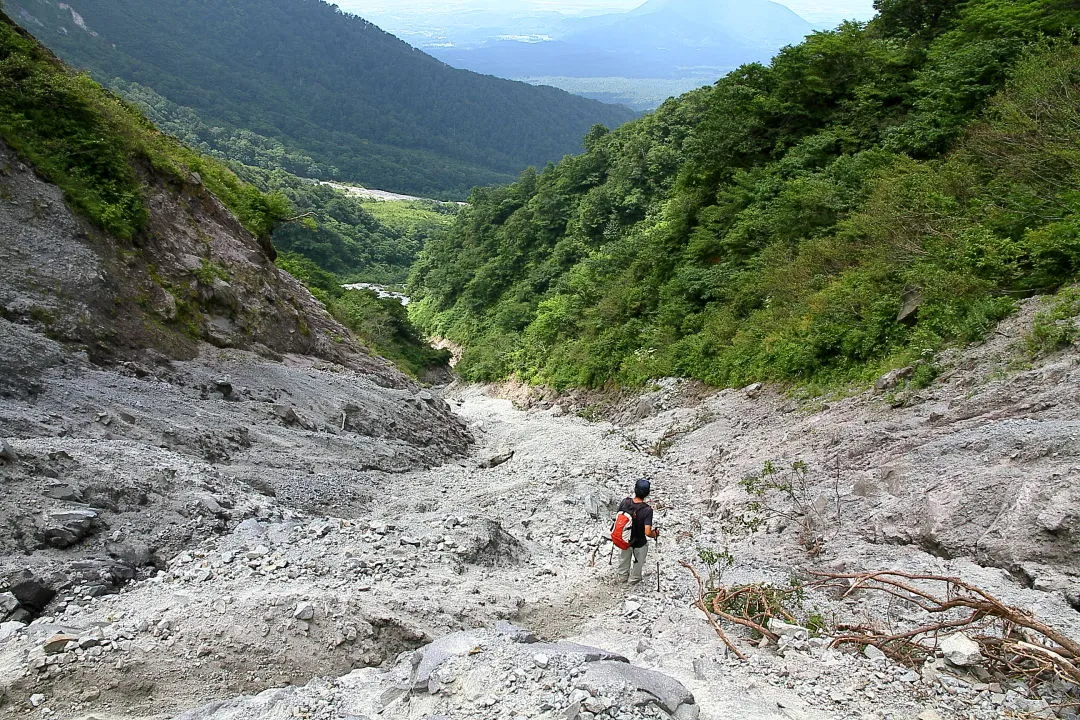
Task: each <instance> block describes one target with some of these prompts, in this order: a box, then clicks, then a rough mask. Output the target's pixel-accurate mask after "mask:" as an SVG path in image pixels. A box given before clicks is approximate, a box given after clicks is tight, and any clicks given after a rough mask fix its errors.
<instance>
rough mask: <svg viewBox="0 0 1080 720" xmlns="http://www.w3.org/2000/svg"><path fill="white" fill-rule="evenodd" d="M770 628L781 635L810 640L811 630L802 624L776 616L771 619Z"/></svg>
mask: <svg viewBox="0 0 1080 720" xmlns="http://www.w3.org/2000/svg"><path fill="white" fill-rule="evenodd" d="M768 627H769V630H772V631H773V632H774V633H776V634H777V635H779V636H780V637H782V638H783V637H789V638H792V639H794V640H804V641H805V640H809V639H810V631H809V630H807V629H806V628H804V627H802V626H800V625H791V624H790V623H786V622H783V621H782V620H777V619H776V618H770V619H769V625H768Z"/></svg>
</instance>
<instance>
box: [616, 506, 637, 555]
mask: <svg viewBox="0 0 1080 720" xmlns="http://www.w3.org/2000/svg"><path fill="white" fill-rule="evenodd" d="M630 507H631V508H633V507H634V506H633V505H631V506H630ZM633 531H634V515H633V514H631V513H629V512H627V511H626V510H620V511H619V512H618V513H617V514H616V515H615V522H613V523H612V524H611V542H613V543H615V547H617V548H619V549H620V550H626V549H627V548H628V547H630V534H631V533H632V532H633Z"/></svg>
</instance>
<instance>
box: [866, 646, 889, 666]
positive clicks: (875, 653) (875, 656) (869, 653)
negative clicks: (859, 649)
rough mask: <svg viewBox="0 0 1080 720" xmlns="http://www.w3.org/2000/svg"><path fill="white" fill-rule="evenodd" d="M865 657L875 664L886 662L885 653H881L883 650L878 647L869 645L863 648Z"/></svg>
mask: <svg viewBox="0 0 1080 720" xmlns="http://www.w3.org/2000/svg"><path fill="white" fill-rule="evenodd" d="M863 655H865V656H866V657H867V658H869V659H870V660H871V661H873V662H885V660H886V657H885V653H883V652H882V651H881V648H879V647H877V646H876V645H867V646H866V647H864V648H863Z"/></svg>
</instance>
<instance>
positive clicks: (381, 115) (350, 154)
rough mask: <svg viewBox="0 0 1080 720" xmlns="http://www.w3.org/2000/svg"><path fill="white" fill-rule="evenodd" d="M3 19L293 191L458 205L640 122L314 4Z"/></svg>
mask: <svg viewBox="0 0 1080 720" xmlns="http://www.w3.org/2000/svg"><path fill="white" fill-rule="evenodd" d="M5 7H6V8H7V12H8V13H9V14H10V15H11V16H12V17H14V18H15V19H16V20H18V21H19V22H20V23H22V24H23V26H24V27H26V28H27V29H28V30H30V31H31V32H33V33H34V34H35V35H37V36H38V37H39V38H40V39H41V40H42V42H44V43H45V44H46V45H48V46H49V47H50V48H52V49H53V50H54V51H55V52H57V53H58V54H59V55H60V56H61V57H62V58H64V59H65V60H67V61H68V62H69V63H71V64H73V65H75V66H78V67H82V68H86V69H88V70H90V71H91V73H92V74H93V75H94V77H95V78H97V79H98V80H100V81H102V82H104V83H105V84H107V85H110V86H113V87H115V88H117V89H119V90H121V91H124V92H126V93H129V96H133V95H144V96H145V97H144V98H143V99H144V100H146V104H147V106H148V107H149V108H151V116H152V119H154V120H155V121H156V122H158V124H159V125H160V126H161V127H163V128H164V129H166V130H168V131H169V132H174V133H175V134H177V135H178V136H179V137H181V138H182V139H183V140H184V141H185V142H188V143H189V144H192V145H193V146H194V147H197V148H200V149H203V150H214V151H217V152H218V153H221V154H222V155H223V156H224V157H226V158H227V159H230V160H235V161H238V162H242V163H244V164H248V165H256V166H260V167H263V168H267V169H274V168H281V169H284V170H286V171H288V172H290V173H292V174H294V175H298V176H302V177H320V178H323V179H331V178H338V179H344V180H349V181H354V182H361V183H364V184H366V185H370V186H373V187H380V188H385V189H388V190H394V191H398V192H406V193H410V194H417V195H425V196H431V197H444V198H445V197H459V198H460V197H464V196H465V194H466V193H467V192H468V191H469V189H470V188H472V187H473V186H475V185H485V184H491V183H495V182H506V181H509V180H511V179H513V177H514V176H515V175H516V173H518V172H519V171H520V170H521V168H523V167H526V166H528V165H536V164H540V165H542V164H543V163H545V162H547V161H549V160H558V159H559V158H561V157H562V156H563V155H564V154H566V153H569V152H576V151H578V150H580V148H581V145H580V142H581V138H582V137H583V136H584V134H585V132H586V131H587V130H588V128H589V127H590V126H591V125H592V124H594V123H604V124H607V125H609V126H615V125H618V124H619V123H621V122H624V121H626V120H628V119H630V118H631V117H632V116H633V113H632V112H631V111H630V110H628V109H626V108H620V107H616V106H612V105H604V104H601V103H598V102H595V101H591V100H586V99H584V98H580V97H576V96H573V95H570V94H569V93H566V92H563V91H561V90H555V89H554V88H543V87H534V86H531V85H527V84H525V83H516V82H510V81H506V80H500V79H497V78H493V77H489V76H481V75H477V74H475V73H470V72H466V71H461V70H454V69H452V68H450V67H449V66H447V65H444V64H443V63H441V62H439V61H437V60H435V59H434V58H431V57H429V56H427V55H425V54H423V53H421V52H420V51H418V50H415V49H414V48H411V47H409V46H408V45H406V44H405V43H403V42H401V41H400V40H398V39H397V38H395V37H393V36H391V35H389V34H387V33H384V32H382V31H381V30H379V29H378V28H376V27H375V26H373V25H371V24H369V23H367V22H365V21H363V20H362V19H360V18H357V17H353V16H349V15H344V14H343V13H342V12H341V11H339V10H338V9H337V8H336V7H335V6H333V5H329V4H327V3H325V2H322V0H231V1H230V2H220V0H182V1H180V2H177V1H175V0H171V1H166V0H110V2H95V1H94V0H69V1H68V2H65V3H61V2H57V1H56V0H6V2H5ZM162 101H163V102H162ZM155 113H156V114H157V115H158V116H157V117H155V116H154V115H155Z"/></svg>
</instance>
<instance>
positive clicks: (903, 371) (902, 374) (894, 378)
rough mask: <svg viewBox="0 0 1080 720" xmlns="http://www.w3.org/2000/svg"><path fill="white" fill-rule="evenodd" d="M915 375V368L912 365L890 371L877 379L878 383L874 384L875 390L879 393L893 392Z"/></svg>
mask: <svg viewBox="0 0 1080 720" xmlns="http://www.w3.org/2000/svg"><path fill="white" fill-rule="evenodd" d="M914 374H915V368H914V366H911V365H908V366H907V367H902V368H896V369H895V370H890V371H889V372H887V373H885V374H884V375H882V376H881V377H879V378H878V379H877V382H875V383H874V390H875V391H876V392H879V393H882V392H885V391H886V390H892V389H893V388H894V387H896V386H897V385H899V384H900V383H901V382H902V381H904V380H907V379H908V378H909V377H911V376H912V375H914Z"/></svg>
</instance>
